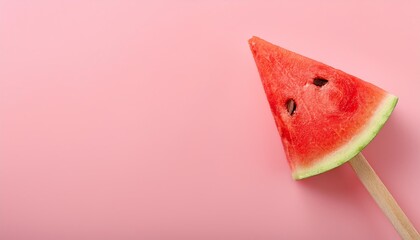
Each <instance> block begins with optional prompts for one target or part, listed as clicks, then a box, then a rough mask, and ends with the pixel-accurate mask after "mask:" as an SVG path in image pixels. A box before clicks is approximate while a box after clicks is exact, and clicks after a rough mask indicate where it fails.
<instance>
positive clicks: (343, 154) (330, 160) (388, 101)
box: [292, 94, 398, 180]
mask: <svg viewBox="0 0 420 240" xmlns="http://www.w3.org/2000/svg"><path fill="white" fill-rule="evenodd" d="M397 102H398V98H397V97H396V96H394V95H391V94H388V95H387V96H386V97H385V98H384V100H383V101H382V103H381V104H380V105H379V106H378V108H377V109H376V111H375V113H374V114H373V115H372V118H371V119H370V120H369V122H368V123H367V124H366V126H365V127H364V128H363V129H362V130H361V131H360V133H359V134H357V135H356V136H354V137H353V138H352V139H351V140H350V141H349V142H348V143H346V144H345V145H344V146H342V147H340V148H339V149H337V150H336V151H334V152H332V153H329V154H328V155H326V156H325V157H323V158H322V159H317V160H314V162H315V163H314V164H313V165H311V166H309V167H305V168H302V167H296V168H295V169H294V171H293V173H292V176H293V178H294V179H295V180H299V179H303V178H307V177H311V176H314V175H317V174H320V173H323V172H326V171H328V170H331V169H333V168H336V167H338V166H340V165H342V164H343V163H345V162H347V161H349V160H350V159H352V158H353V157H354V156H356V155H357V154H358V153H360V152H361V151H362V150H363V148H365V147H366V145H368V144H369V142H370V141H372V139H373V138H375V136H376V134H378V132H379V130H381V128H382V127H383V125H384V124H385V122H386V121H387V120H388V118H389V116H390V115H391V113H392V111H393V110H394V108H395V105H396V104H397Z"/></svg>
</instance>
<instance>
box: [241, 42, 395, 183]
mask: <svg viewBox="0 0 420 240" xmlns="http://www.w3.org/2000/svg"><path fill="white" fill-rule="evenodd" d="M249 44H250V47H251V51H252V53H253V55H254V59H255V62H256V64H257V67H258V71H259V73H260V77H261V80H262V83H263V86H264V90H265V93H266V95H267V99H268V102H269V104H270V107H271V112H272V113H273V116H274V119H275V122H276V125H277V129H278V131H279V133H280V136H281V140H282V143H283V147H284V151H285V154H286V158H287V160H288V162H289V165H290V168H291V170H292V176H293V178H294V179H302V178H306V177H310V176H313V175H316V174H320V173H323V172H325V171H328V170H330V169H333V168H335V167H338V166H340V165H341V164H343V163H345V162H347V161H349V160H350V159H351V158H353V157H354V156H356V155H357V154H358V153H359V152H360V151H361V150H362V149H363V148H364V147H365V146H366V145H367V144H368V143H369V142H370V141H371V140H372V139H373V138H374V137H375V136H376V134H377V133H378V131H379V130H380V129H381V128H382V126H383V125H384V123H385V122H386V121H387V119H388V118H389V116H390V114H391V112H392V111H393V109H394V107H395V105H396V104H397V101H398V98H397V97H395V96H393V95H391V94H389V93H387V92H386V91H384V90H382V89H381V88H379V87H377V86H375V85H372V84H370V83H368V82H365V81H363V80H361V79H359V78H357V77H354V76H351V75H349V74H347V73H345V72H343V71H340V70H338V69H335V68H332V67H330V66H328V65H325V64H323V63H320V62H318V61H315V60H312V59H310V58H307V57H304V56H302V55H299V54H297V53H294V52H292V51H289V50H286V49H284V48H281V47H278V46H276V45H273V44H271V43H269V42H267V41H264V40H262V39H260V38H258V37H253V38H251V39H250V40H249Z"/></svg>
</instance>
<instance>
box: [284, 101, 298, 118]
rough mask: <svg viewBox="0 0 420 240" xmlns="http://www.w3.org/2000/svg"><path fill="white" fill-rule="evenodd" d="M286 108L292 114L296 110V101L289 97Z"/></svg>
mask: <svg viewBox="0 0 420 240" xmlns="http://www.w3.org/2000/svg"><path fill="white" fill-rule="evenodd" d="M286 109H287V111H288V112H289V114H290V115H293V114H294V113H295V111H296V103H295V101H294V100H293V99H289V100H287V102H286Z"/></svg>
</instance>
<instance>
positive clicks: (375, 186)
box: [349, 153, 420, 240]
mask: <svg viewBox="0 0 420 240" xmlns="http://www.w3.org/2000/svg"><path fill="white" fill-rule="evenodd" d="M349 163H350V165H351V167H352V168H353V170H354V172H356V175H357V176H358V177H359V179H360V181H361V182H362V183H363V185H364V186H365V188H366V189H367V190H368V192H369V193H370V195H372V197H373V199H375V201H376V203H377V204H378V206H379V207H380V208H381V209H382V212H383V213H385V215H386V216H387V217H388V219H389V220H390V221H391V223H392V225H394V227H395V229H396V230H397V232H398V234H400V236H401V238H402V239H404V240H408V239H410V240H411V239H415V240H419V239H420V235H419V233H418V232H417V230H416V229H415V228H414V226H413V224H412V223H411V222H410V220H409V219H408V218H407V216H406V215H405V213H404V212H403V211H402V210H401V208H400V206H398V203H397V202H396V201H395V199H394V198H393V197H392V195H391V193H390V192H389V191H388V189H387V188H386V187H385V185H384V184H383V183H382V181H381V179H379V177H378V175H376V173H375V171H374V170H373V169H372V167H371V166H370V165H369V163H368V161H367V160H366V158H365V157H364V156H363V155H362V153H359V154H358V155H356V156H355V157H354V158H353V159H351V160H350V161H349Z"/></svg>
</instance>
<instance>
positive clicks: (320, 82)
mask: <svg viewBox="0 0 420 240" xmlns="http://www.w3.org/2000/svg"><path fill="white" fill-rule="evenodd" d="M327 83H328V80H326V79H323V78H319V77H316V78H314V84H315V85H316V86H318V87H322V86H324V85H325V84H327Z"/></svg>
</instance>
